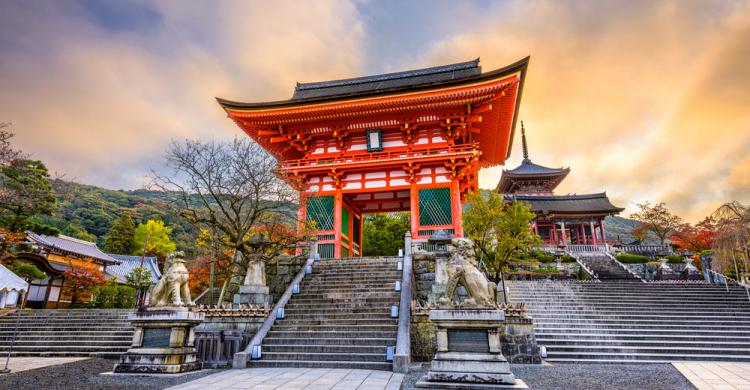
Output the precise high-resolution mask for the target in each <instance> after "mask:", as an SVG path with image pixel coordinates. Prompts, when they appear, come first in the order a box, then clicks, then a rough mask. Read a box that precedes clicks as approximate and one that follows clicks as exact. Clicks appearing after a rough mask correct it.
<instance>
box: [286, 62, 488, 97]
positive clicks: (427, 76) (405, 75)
mask: <svg viewBox="0 0 750 390" xmlns="http://www.w3.org/2000/svg"><path fill="white" fill-rule="evenodd" d="M481 73H482V69H481V68H480V67H479V59H476V60H473V61H466V62H459V63H456V64H450V65H443V66H435V67H432V68H424V69H414V70H408V71H404V72H395V73H385V74H379V75H374V76H365V77H355V78H351V79H342V80H331V81H321V82H315V83H297V86H296V88H294V95H293V96H292V100H297V99H307V98H317V97H324V96H336V95H348V94H352V93H361V92H377V91H380V90H385V89H389V88H394V87H405V86H418V85H423V84H432V83H436V82H444V81H450V80H458V79H462V78H465V77H470V76H476V75H479V74H481Z"/></svg>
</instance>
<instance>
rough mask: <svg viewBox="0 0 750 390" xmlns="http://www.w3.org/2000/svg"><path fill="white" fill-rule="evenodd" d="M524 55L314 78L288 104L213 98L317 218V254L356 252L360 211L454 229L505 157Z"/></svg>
mask: <svg viewBox="0 0 750 390" xmlns="http://www.w3.org/2000/svg"><path fill="white" fill-rule="evenodd" d="M527 65H528V58H525V59H523V60H521V61H518V62H516V63H514V64H511V65H509V66H506V67H504V68H501V69H497V70H493V71H490V72H485V73H483V72H482V70H481V67H480V66H479V60H478V59H477V60H474V61H468V62H462V63H457V64H451V65H445V66H437V67H432V68H426V69H417V70H411V71H406V72H398V73H388V74H381V75H375V76H366V77H358V78H352V79H344V80H333V81H324V82H314V83H298V84H297V86H296V88H295V91H294V95H293V96H292V98H291V99H289V100H283V101H275V102H266V103H238V102H232V101H228V100H224V99H218V101H219V104H221V106H222V107H223V108H224V110H225V111H226V112H227V114H228V116H229V117H230V118H231V119H232V120H234V121H235V123H237V125H238V126H239V127H240V128H241V129H242V130H243V131H245V133H247V134H248V135H249V136H250V137H252V138H253V139H254V140H255V141H257V142H258V143H259V144H260V145H262V146H263V147H264V148H265V149H266V150H267V151H268V152H269V153H271V154H272V155H273V156H275V157H276V158H277V160H278V162H279V166H278V173H279V175H280V176H281V177H283V178H284V179H285V180H286V181H287V182H288V183H289V184H290V185H292V186H293V187H294V188H295V189H297V190H298V191H300V209H299V217H300V220H308V221H314V222H315V224H316V227H317V228H318V231H319V237H318V239H319V251H320V254H321V256H322V257H335V258H339V257H349V256H359V255H360V254H361V252H362V248H361V245H362V217H363V215H364V214H366V213H379V212H393V211H407V210H408V211H410V212H411V234H412V237H414V238H415V239H417V240H419V239H426V238H427V237H428V236H430V235H431V234H432V233H433V232H434V231H436V230H438V229H444V230H447V231H448V232H450V233H452V234H454V235H455V236H457V237H461V236H462V235H463V231H462V228H461V204H462V202H463V197H464V195H465V194H466V193H467V192H469V191H475V190H476V189H477V172H478V170H479V169H480V168H482V167H488V166H494V165H499V164H503V163H504V162H505V159H506V158H507V157H508V155H509V154H510V148H511V145H512V139H513V132H514V128H515V123H516V115H517V113H518V107H519V103H520V98H521V91H522V89H523V82H524V77H525V74H526V69H527Z"/></svg>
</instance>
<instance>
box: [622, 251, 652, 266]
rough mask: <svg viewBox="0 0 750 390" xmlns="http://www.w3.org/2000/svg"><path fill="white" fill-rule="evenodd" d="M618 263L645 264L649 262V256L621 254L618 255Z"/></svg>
mask: <svg viewBox="0 0 750 390" xmlns="http://www.w3.org/2000/svg"><path fill="white" fill-rule="evenodd" d="M617 261H619V262H620V263H624V264H643V263H646V262H648V256H641V255H633V254H630V253H620V254H619V255H617Z"/></svg>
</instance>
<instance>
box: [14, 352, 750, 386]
mask: <svg viewBox="0 0 750 390" xmlns="http://www.w3.org/2000/svg"><path fill="white" fill-rule="evenodd" d="M114 362H115V361H114V360H111V359H100V358H89V359H86V358H83V359H82V358H15V359H11V365H10V367H11V368H12V369H13V373H11V374H9V375H5V376H2V377H0V378H1V380H0V389H25V388H31V387H34V388H50V389H122V388H128V389H165V388H169V389H201V390H209V389H386V390H387V389H412V388H413V386H414V383H415V382H416V381H417V379H419V377H420V376H422V375H424V373H425V372H426V370H425V369H424V368H422V367H420V366H413V368H414V370H413V371H412V372H410V373H409V374H406V375H403V374H396V373H392V372H389V371H378V370H359V369H334V368H320V369H314V368H248V369H241V370H202V371H199V372H195V373H191V374H186V375H177V376H140V375H132V376H131V375H128V376H112V375H102V374H101V373H102V372H104V371H108V370H111V368H112V365H113V364H114ZM512 369H513V372H514V373H515V374H516V376H517V377H518V378H521V379H523V380H524V381H525V382H526V383H527V384H529V386H530V387H531V388H532V389H541V390H544V389H604V388H606V389H709V390H711V389H715V390H720V389H722V390H723V389H750V363H731V362H675V363H672V364H543V365H513V368H512Z"/></svg>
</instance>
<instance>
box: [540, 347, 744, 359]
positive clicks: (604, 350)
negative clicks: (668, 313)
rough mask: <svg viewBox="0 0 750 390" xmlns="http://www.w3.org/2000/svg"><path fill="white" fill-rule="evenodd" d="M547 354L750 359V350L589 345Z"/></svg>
mask: <svg viewBox="0 0 750 390" xmlns="http://www.w3.org/2000/svg"><path fill="white" fill-rule="evenodd" d="M546 347H547V353H548V354H550V353H554V354H559V353H561V352H575V353H591V352H598V353H601V354H609V353H638V354H655V353H686V354H691V355H703V354H707V355H718V354H728V355H735V356H741V355H747V357H748V359H750V349H748V348H728V347H720V348H700V347H686V346H677V347H669V346H646V347H641V346H630V345H617V346H588V345H547V346H546Z"/></svg>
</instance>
